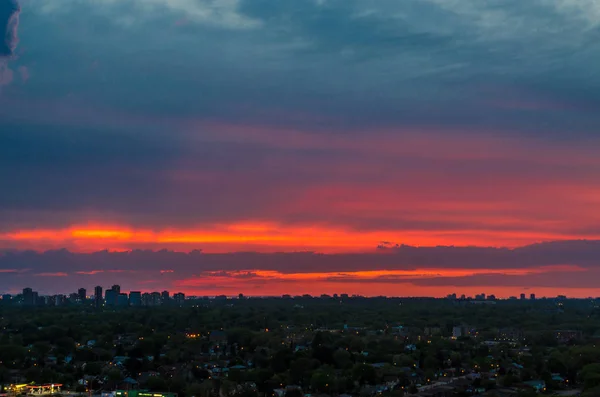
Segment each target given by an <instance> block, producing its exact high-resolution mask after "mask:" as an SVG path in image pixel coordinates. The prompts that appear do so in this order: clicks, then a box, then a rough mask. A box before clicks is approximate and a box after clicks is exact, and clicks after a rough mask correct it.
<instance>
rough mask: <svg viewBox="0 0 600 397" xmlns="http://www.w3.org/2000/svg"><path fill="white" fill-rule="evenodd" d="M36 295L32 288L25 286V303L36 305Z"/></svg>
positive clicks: (26, 304)
mask: <svg viewBox="0 0 600 397" xmlns="http://www.w3.org/2000/svg"><path fill="white" fill-rule="evenodd" d="M35 304H36V302H35V297H34V295H33V290H32V289H31V288H23V305H25V306H33V305H35Z"/></svg>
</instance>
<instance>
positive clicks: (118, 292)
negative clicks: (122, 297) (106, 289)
mask: <svg viewBox="0 0 600 397" xmlns="http://www.w3.org/2000/svg"><path fill="white" fill-rule="evenodd" d="M110 288H111V289H112V290H113V291H115V293H116V294H117V295H119V294H120V293H121V286H120V285H118V284H115V285H113V286H112V287H110Z"/></svg>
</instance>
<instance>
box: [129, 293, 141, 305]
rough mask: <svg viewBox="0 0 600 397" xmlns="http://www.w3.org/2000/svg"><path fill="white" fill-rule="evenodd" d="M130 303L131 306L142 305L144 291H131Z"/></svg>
mask: <svg viewBox="0 0 600 397" xmlns="http://www.w3.org/2000/svg"><path fill="white" fill-rule="evenodd" d="M129 304H130V305H131V306H142V293H141V292H140V291H131V292H129Z"/></svg>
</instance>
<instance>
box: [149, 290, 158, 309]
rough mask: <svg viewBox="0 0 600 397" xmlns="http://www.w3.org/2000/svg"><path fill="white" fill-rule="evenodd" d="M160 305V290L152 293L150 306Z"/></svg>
mask: <svg viewBox="0 0 600 397" xmlns="http://www.w3.org/2000/svg"><path fill="white" fill-rule="evenodd" d="M158 305H160V292H153V293H151V294H150V303H149V304H148V306H158Z"/></svg>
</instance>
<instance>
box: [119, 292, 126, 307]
mask: <svg viewBox="0 0 600 397" xmlns="http://www.w3.org/2000/svg"><path fill="white" fill-rule="evenodd" d="M117 306H129V297H128V296H127V294H126V293H121V294H119V295H117Z"/></svg>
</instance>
